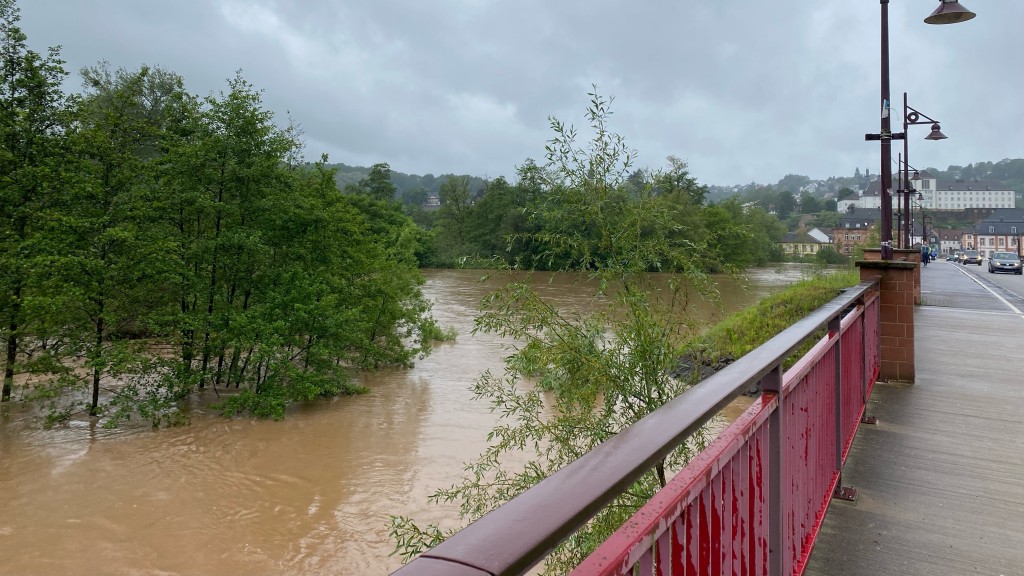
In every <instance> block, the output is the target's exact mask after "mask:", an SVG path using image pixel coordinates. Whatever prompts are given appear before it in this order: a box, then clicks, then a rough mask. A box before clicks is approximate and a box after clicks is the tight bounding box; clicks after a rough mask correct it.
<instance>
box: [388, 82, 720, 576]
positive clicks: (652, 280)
mask: <svg viewBox="0 0 1024 576" xmlns="http://www.w3.org/2000/svg"><path fill="white" fill-rule="evenodd" d="M590 96H591V103H590V107H589V108H588V112H587V117H588V120H589V122H590V127H591V129H592V131H593V133H594V136H593V139H592V140H591V141H590V142H589V143H588V144H587V145H586V147H581V146H580V145H579V144H578V143H577V132H576V130H575V129H573V128H572V127H568V126H566V125H565V124H563V123H562V122H560V121H558V120H557V119H552V121H551V126H552V129H553V130H554V133H555V136H554V138H553V139H552V140H551V141H550V142H549V144H548V146H547V160H548V162H547V165H546V166H545V168H544V169H543V170H541V171H538V172H535V173H534V176H538V175H540V176H541V178H542V179H541V187H540V188H541V189H540V194H539V197H538V201H537V203H536V204H534V205H533V208H534V213H533V218H534V220H535V221H536V222H539V223H540V228H539V229H540V230H541V231H540V232H537V233H528V234H526V236H529V240H530V241H532V242H535V243H537V245H538V246H541V247H543V249H542V254H541V257H542V258H543V259H545V260H546V261H547V262H550V263H557V264H558V266H559V267H560V268H561V269H562V270H564V271H575V272H577V273H579V274H580V287H581V289H583V290H587V289H589V290H592V291H593V293H592V298H594V301H595V304H596V310H597V311H596V312H594V313H592V314H588V315H577V314H569V313H567V312H565V311H563V310H559V309H558V308H557V307H556V306H555V305H553V304H552V303H551V302H547V301H545V300H544V299H543V298H542V297H540V296H539V295H538V294H537V293H536V292H535V291H534V290H533V289H532V288H531V286H530V285H529V283H521V282H513V283H510V284H508V285H506V286H505V287H504V288H502V289H501V290H498V291H497V292H495V293H494V294H492V295H491V296H490V297H488V298H487V299H486V300H485V302H484V303H483V312H482V314H481V315H480V316H479V317H478V318H477V321H476V324H477V330H482V331H487V332H493V333H498V334H501V335H504V336H509V337H512V338H514V340H515V341H516V342H517V343H518V344H517V345H516V347H515V348H514V350H513V351H512V353H511V355H510V356H509V357H508V358H507V360H506V365H505V371H504V374H502V375H497V374H492V373H490V372H488V373H485V374H484V375H483V376H481V378H480V379H479V380H478V381H477V382H476V384H475V386H474V392H475V393H476V395H477V396H478V398H480V399H482V400H484V401H487V402H489V403H490V404H491V406H492V409H493V411H494V412H495V413H498V414H501V415H502V418H501V422H500V423H499V424H498V426H497V427H495V428H494V430H493V431H492V432H491V434H490V438H491V445H490V447H489V448H488V449H487V450H486V452H485V453H484V454H482V455H481V456H480V458H479V459H478V460H477V461H475V462H472V463H469V464H467V466H466V475H465V476H464V477H463V478H462V480H461V481H460V482H458V483H456V484H454V485H452V486H451V487H448V488H445V489H441V490H438V491H437V492H435V493H434V494H433V495H432V496H431V500H432V501H434V502H452V503H456V504H458V505H459V508H460V510H461V513H462V516H463V519H464V520H467V521H472V520H475V519H477V518H479V517H481V516H482V515H484V514H485V513H487V512H488V511H490V510H491V509H493V508H495V507H497V506H499V505H501V504H502V503H504V502H506V501H508V500H509V499H511V498H512V497H514V496H516V495H517V494H519V493H520V492H522V491H524V490H526V489H527V488H528V487H530V486H532V485H533V484H535V483H536V482H538V481H540V480H541V479H543V478H545V477H546V476H548V475H549V474H551V473H553V472H554V471H556V470H558V469H559V468H561V467H562V466H564V465H565V464H567V463H569V462H571V461H572V460H575V459H576V458H578V457H580V456H581V455H583V454H584V453H586V452H587V451H589V450H590V449H592V448H594V447H595V446H597V445H598V444H599V443H601V442H602V441H604V440H606V439H608V438H609V437H611V436H613V435H615V434H616V433H618V432H619V431H621V430H623V429H624V428H625V427H627V426H629V425H630V424H632V423H633V422H636V421H637V420H639V419H640V418H642V417H643V416H645V415H647V414H649V413H650V412H652V411H653V410H655V409H657V408H658V407H659V406H661V405H662V404H664V403H665V402H667V401H668V400H670V399H671V398H673V397H674V396H676V395H678V394H679V393H680V392H682V391H683V390H684V389H685V388H686V386H687V385H688V384H689V383H687V382H682V381H679V380H677V379H674V378H672V377H670V376H669V370H670V368H671V367H672V366H673V365H674V364H675V362H676V360H677V355H678V346H679V345H680V344H681V343H682V341H683V340H684V339H685V338H687V336H688V335H689V334H690V332H691V328H692V326H691V323H690V322H689V321H688V318H687V316H686V303H687V300H688V299H689V298H690V297H693V296H697V297H709V298H713V297H714V289H713V284H712V283H711V282H710V281H709V279H708V278H707V277H706V276H705V274H704V272H703V270H704V267H703V262H702V258H703V257H704V254H706V246H704V245H703V244H701V243H699V242H695V241H693V240H691V239H690V238H692V237H693V235H691V234H689V233H685V232H687V231H685V230H681V229H680V228H681V227H683V226H685V225H686V223H687V222H688V220H687V219H686V218H685V217H684V216H685V215H684V214H682V213H681V212H682V211H685V210H687V209H692V203H691V202H690V201H687V202H680V201H679V199H678V198H677V197H676V196H677V195H674V194H659V189H658V188H657V187H655V186H652V185H650V184H646V185H644V186H641V187H640V189H637V186H636V185H635V184H636V181H635V180H634V181H633V182H627V178H628V176H629V174H630V167H631V165H632V162H633V158H634V156H635V152H634V151H633V150H632V149H630V148H629V147H627V146H626V144H625V141H624V139H623V138H622V137H621V136H619V135H618V134H615V133H614V132H612V131H611V130H610V128H609V126H608V121H609V119H610V116H611V110H610V104H611V100H610V99H605V98H602V97H601V96H599V95H598V94H597V93H596V91H595V93H592V94H590ZM676 168H677V169H680V167H678V166H677V167H676ZM673 181H675V182H679V183H682V184H681V185H683V186H689V185H696V183H695V182H693V183H691V182H688V181H687V180H686V179H685V178H675V179H674V180H673ZM660 182H661V183H662V185H664V182H665V179H661V180H660ZM683 192H684V195H685V196H686V197H687V198H690V199H692V198H694V197H697V196H699V194H700V192H699V190H691V191H683ZM651 270H660V271H663V272H664V273H665V274H663V275H659V276H652V275H651V274H649V271H651ZM702 441H703V440H702V437H701V436H700V435H698V436H697V437H696V438H694V439H693V440H692V442H691V443H690V444H686V445H684V446H682V447H681V448H680V449H679V450H677V451H675V452H674V453H673V454H672V455H671V456H669V457H668V458H666V460H664V461H663V462H661V463H659V464H658V466H657V468H656V469H655V470H652V471H651V472H650V473H649V474H647V475H645V476H644V477H643V478H642V479H641V480H640V481H638V482H637V483H636V484H635V485H634V486H632V487H631V488H630V489H629V490H627V491H626V492H625V493H624V494H623V495H622V496H620V497H619V498H618V499H617V500H616V501H615V502H614V503H613V504H612V505H611V506H609V507H608V508H606V509H605V510H602V511H601V512H600V513H598V514H597V516H595V518H594V519H592V520H591V522H590V523H589V524H588V525H587V526H586V527H585V528H584V529H582V530H581V531H580V532H578V533H577V534H576V535H575V536H573V537H572V538H570V539H569V540H568V541H567V542H565V543H564V544H563V545H562V546H560V547H559V548H558V549H557V550H556V551H555V552H554V553H553V554H552V555H551V556H550V557H549V558H548V559H547V564H546V568H547V572H548V573H558V574H560V573H564V572H566V571H567V570H568V569H569V568H570V567H572V566H575V565H576V564H577V563H578V562H579V561H580V560H581V559H582V558H583V557H584V556H585V555H586V554H587V553H588V552H589V551H590V550H592V549H593V548H594V547H595V546H596V544H597V543H599V542H601V541H602V540H603V539H604V538H605V537H606V536H607V535H608V534H609V533H610V532H611V531H612V530H614V529H615V528H616V527H617V526H618V525H620V524H621V523H622V521H624V520H625V519H626V518H628V516H629V515H630V514H631V512H632V511H633V510H635V509H636V508H637V507H639V506H640V505H641V504H643V503H644V502H646V501H647V500H648V499H649V498H650V497H651V495H652V494H653V493H654V492H655V491H656V490H657V489H658V487H660V486H662V485H664V483H665V481H666V478H667V475H668V474H669V472H670V471H671V470H673V469H676V468H677V467H679V466H680V465H681V464H682V463H683V462H685V461H686V460H687V458H688V457H689V455H690V451H691V449H693V448H699V447H700V446H701V443H702ZM516 453H523V454H525V455H526V457H527V462H526V463H525V465H523V466H522V467H521V468H518V469H513V468H512V466H511V464H509V460H510V458H508V457H509V456H510V455H512V454H516ZM513 460H517V461H518V460H519V458H515V459H513ZM392 535H393V537H394V538H395V540H396V553H398V554H400V555H402V556H403V557H405V558H409V557H412V556H413V555H415V554H417V553H419V552H421V551H423V550H424V549H426V548H427V547H430V546H433V545H436V544H437V543H438V542H440V541H441V540H442V539H443V538H444V537H445V536H446V534H445V533H443V532H442V531H441V530H439V529H438V528H437V527H436V526H427V527H420V526H418V525H417V524H416V523H415V521H414V520H412V519H410V518H405V517H394V518H392Z"/></svg>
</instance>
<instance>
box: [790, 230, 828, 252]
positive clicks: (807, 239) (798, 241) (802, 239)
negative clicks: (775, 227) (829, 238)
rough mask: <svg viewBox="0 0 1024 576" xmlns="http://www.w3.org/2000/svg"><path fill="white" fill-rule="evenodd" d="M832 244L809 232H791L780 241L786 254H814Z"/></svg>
mask: <svg viewBox="0 0 1024 576" xmlns="http://www.w3.org/2000/svg"><path fill="white" fill-rule="evenodd" d="M830 244H831V242H822V241H821V240H819V239H817V238H815V237H814V236H811V235H810V234H808V233H807V232H789V233H787V234H785V235H784V236H783V237H782V240H780V241H779V245H780V246H781V247H782V251H783V253H785V254H786V256H814V255H815V254H817V253H818V251H819V250H821V249H822V248H824V247H825V246H829V245H830Z"/></svg>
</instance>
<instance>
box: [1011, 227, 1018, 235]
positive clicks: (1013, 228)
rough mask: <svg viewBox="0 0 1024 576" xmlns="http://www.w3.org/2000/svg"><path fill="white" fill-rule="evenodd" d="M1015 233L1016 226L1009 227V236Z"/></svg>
mask: <svg viewBox="0 0 1024 576" xmlns="http://www.w3.org/2000/svg"><path fill="white" fill-rule="evenodd" d="M1016 233H1017V227H1016V226H1010V234H1016Z"/></svg>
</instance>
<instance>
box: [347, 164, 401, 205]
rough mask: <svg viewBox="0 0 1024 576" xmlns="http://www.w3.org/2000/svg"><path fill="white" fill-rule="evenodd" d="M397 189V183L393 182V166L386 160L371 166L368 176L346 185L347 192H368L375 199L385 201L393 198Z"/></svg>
mask: <svg viewBox="0 0 1024 576" xmlns="http://www.w3.org/2000/svg"><path fill="white" fill-rule="evenodd" d="M395 190H396V188H395V185H394V184H393V183H392V182H391V166H388V165H387V163H384V162H382V163H379V164H374V165H373V166H372V167H370V173H369V174H368V175H367V176H366V178H363V179H362V180H360V181H359V182H357V183H355V184H349V185H348V186H346V187H345V191H346V192H350V193H355V194H366V195H367V196H369V197H370V198H373V199H374V200H383V201H389V200H393V199H394V198H395Z"/></svg>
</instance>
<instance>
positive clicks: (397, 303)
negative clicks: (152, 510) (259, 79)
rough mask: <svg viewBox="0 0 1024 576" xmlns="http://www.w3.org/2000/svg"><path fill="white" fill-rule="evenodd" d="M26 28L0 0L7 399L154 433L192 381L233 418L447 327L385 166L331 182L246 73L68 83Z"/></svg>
mask: <svg viewBox="0 0 1024 576" xmlns="http://www.w3.org/2000/svg"><path fill="white" fill-rule="evenodd" d="M18 21H19V12H18V9H17V7H16V5H15V2H14V0H0V36H2V38H0V42H2V45H0V58H2V64H3V74H2V77H0V337H2V338H3V340H4V341H5V343H6V355H5V357H4V370H5V372H4V383H3V395H2V400H3V401H8V400H10V399H11V398H15V399H19V398H20V399H24V400H39V401H42V402H43V405H44V406H46V408H47V421H48V422H50V423H54V422H59V421H62V420H66V419H68V418H72V417H75V416H78V415H82V416H88V417H92V418H102V419H103V422H104V424H105V425H110V426H113V425H117V423H119V422H121V421H123V420H125V419H128V418H133V417H142V418H145V419H146V420H148V421H150V422H151V423H153V424H154V425H161V424H168V423H177V422H181V421H182V420H183V419H184V415H183V413H182V412H181V411H180V407H181V405H182V403H183V401H184V400H185V399H187V398H188V397H189V396H191V395H192V394H194V393H196V392H197V391H200V390H204V389H205V390H212V391H213V392H214V393H215V394H216V395H218V396H220V397H221V399H222V402H221V403H220V406H221V409H222V410H223V412H224V413H225V414H228V415H233V414H239V413H247V414H252V415H256V416H260V417H269V418H281V417H283V416H284V414H285V410H286V408H287V406H289V405H291V404H294V403H297V402H304V401H308V400H312V399H315V398H320V397H324V396H333V395H337V394H348V393H355V392H358V391H360V388H359V387H357V386H354V385H353V384H352V383H351V382H350V380H349V370H350V369H374V368H377V367H380V366H389V365H397V366H408V365H410V364H411V363H412V362H413V360H414V359H415V358H417V357H418V356H420V355H422V354H426V353H427V352H428V351H429V349H430V344H431V341H432V340H433V339H435V338H438V337H443V338H447V337H450V336H451V335H448V334H444V333H443V331H442V330H441V329H440V328H439V327H437V326H436V324H434V322H433V320H432V319H431V318H430V313H429V312H430V305H429V303H428V302H427V301H426V300H425V299H424V298H423V296H422V293H421V290H420V287H421V285H422V283H423V278H422V276H421V274H420V272H419V270H418V268H417V259H416V254H417V252H419V251H420V250H421V245H422V242H421V240H422V238H423V237H422V234H421V231H420V229H419V228H418V227H417V226H416V225H415V224H414V223H413V222H412V221H411V220H410V219H409V218H408V217H407V216H405V215H404V214H403V213H402V212H401V209H400V207H399V205H398V204H397V203H395V202H393V201H392V200H391V199H390V195H389V194H388V192H389V190H383V191H382V190H381V186H380V183H381V182H388V179H389V175H388V174H387V173H386V171H383V170H379V171H377V172H375V173H372V174H370V176H369V177H368V179H367V181H366V182H359V183H358V184H357V185H355V186H353V187H352V188H351V189H350V190H349V191H348V193H346V194H343V193H341V192H340V191H339V190H338V189H337V186H336V184H335V178H334V173H333V172H332V171H331V170H330V169H328V168H327V166H326V158H322V159H321V161H320V162H317V163H313V164H309V163H306V162H305V161H304V160H303V157H302V152H303V150H302V148H303V145H302V142H301V140H300V139H299V136H300V134H299V133H298V131H297V130H296V129H295V128H294V127H285V128H281V127H279V126H277V125H276V124H275V123H274V118H273V114H271V113H270V112H269V111H267V110H266V109H265V108H264V106H263V103H262V97H261V93H260V91H258V90H256V89H255V88H254V87H253V86H251V85H250V84H249V83H248V82H246V80H245V79H244V78H243V77H242V76H241V75H240V74H239V75H236V76H235V77H234V78H233V79H231V80H229V81H228V84H227V89H226V91H225V92H222V93H220V94H218V95H209V96H207V97H204V98H200V97H197V96H194V95H192V94H189V93H188V92H186V91H185V89H184V82H183V80H182V78H181V77H179V76H178V75H176V74H174V73H172V72H169V71H165V70H162V69H159V68H150V67H146V66H143V67H142V68H140V69H139V70H137V71H128V70H123V69H121V70H111V69H110V68H109V66H107V65H106V64H100V65H98V66H95V67H91V68H87V69H85V70H83V71H82V77H83V79H84V81H85V86H84V89H83V92H82V93H81V94H76V95H70V96H69V95H65V94H64V93H63V92H62V90H61V85H62V83H63V81H64V79H65V77H66V76H67V73H66V72H65V71H64V69H63V62H62V61H61V60H60V58H59V51H58V50H57V49H51V50H50V51H49V52H48V54H46V55H41V54H38V53H36V52H34V51H32V50H31V49H29V48H28V46H27V44H26V37H25V35H24V34H23V33H22V32H21V30H20V29H19V27H18ZM19 375H21V376H28V375H31V376H34V377H35V378H34V381H35V382H36V383H35V384H33V385H32V386H25V387H23V388H22V389H21V390H20V391H18V390H16V389H15V387H14V382H15V377H16V376H19ZM18 392H20V394H19V393H18Z"/></svg>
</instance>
